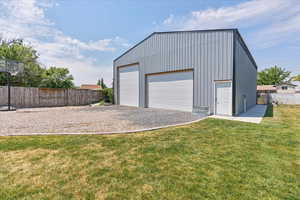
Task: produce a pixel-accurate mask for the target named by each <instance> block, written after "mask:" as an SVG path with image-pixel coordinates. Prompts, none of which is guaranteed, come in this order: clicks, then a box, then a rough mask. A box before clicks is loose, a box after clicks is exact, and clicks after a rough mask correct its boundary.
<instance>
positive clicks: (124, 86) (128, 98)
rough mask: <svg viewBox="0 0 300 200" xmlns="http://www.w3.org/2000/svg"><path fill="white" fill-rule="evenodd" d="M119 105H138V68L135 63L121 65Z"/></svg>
mask: <svg viewBox="0 0 300 200" xmlns="http://www.w3.org/2000/svg"><path fill="white" fill-rule="evenodd" d="M119 73H120V74H119V77H120V85H119V87H120V93H119V94H120V105H126V106H139V68H138V66H137V65H134V66H129V67H121V68H120V69H119Z"/></svg>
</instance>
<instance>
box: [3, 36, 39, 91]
mask: <svg viewBox="0 0 300 200" xmlns="http://www.w3.org/2000/svg"><path fill="white" fill-rule="evenodd" d="M0 59H6V60H13V61H18V62H21V63H23V64H24V71H23V73H22V74H20V75H19V76H18V77H12V83H15V85H16V84H17V85H19V86H25V87H38V86H39V84H40V83H41V79H42V74H43V71H44V69H43V68H42V67H41V66H40V64H39V63H38V60H37V59H38V54H37V51H36V50H34V49H33V48H32V47H31V46H29V45H26V44H24V42H23V40H20V39H17V40H3V39H1V38H0ZM5 83H6V77H5V76H4V75H3V74H0V84H5Z"/></svg>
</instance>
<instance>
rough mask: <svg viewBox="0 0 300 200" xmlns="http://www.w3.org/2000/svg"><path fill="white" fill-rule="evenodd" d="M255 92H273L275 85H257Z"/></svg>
mask: <svg viewBox="0 0 300 200" xmlns="http://www.w3.org/2000/svg"><path fill="white" fill-rule="evenodd" d="M257 90H258V91H262V90H269V91H275V90H276V86H275V85H257Z"/></svg>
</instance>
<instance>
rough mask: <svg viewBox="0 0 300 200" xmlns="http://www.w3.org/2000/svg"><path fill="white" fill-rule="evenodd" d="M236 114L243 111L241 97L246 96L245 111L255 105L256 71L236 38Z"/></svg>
mask: <svg viewBox="0 0 300 200" xmlns="http://www.w3.org/2000/svg"><path fill="white" fill-rule="evenodd" d="M235 43H236V52H235V53H236V55H235V62H236V67H235V69H236V76H235V77H236V96H235V99H236V105H235V109H236V113H235V114H239V113H241V112H243V111H244V104H243V95H246V99H247V109H249V108H251V107H252V106H254V105H255V104H256V79H257V69H256V68H255V65H254V64H253V63H252V62H251V59H250V57H249V55H248V54H247V53H246V50H245V49H244V48H243V46H242V42H241V40H240V39H239V38H238V37H237V39H236V41H235Z"/></svg>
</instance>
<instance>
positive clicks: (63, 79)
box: [40, 67, 74, 88]
mask: <svg viewBox="0 0 300 200" xmlns="http://www.w3.org/2000/svg"><path fill="white" fill-rule="evenodd" d="M73 80H74V79H73V76H72V75H70V74H69V70H68V69H67V68H58V67H50V68H49V69H46V70H45V71H44V73H43V76H42V82H41V84H40V87H45V88H73V87H74V83H73Z"/></svg>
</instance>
